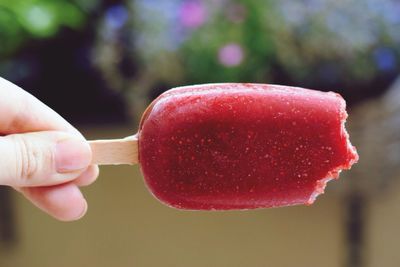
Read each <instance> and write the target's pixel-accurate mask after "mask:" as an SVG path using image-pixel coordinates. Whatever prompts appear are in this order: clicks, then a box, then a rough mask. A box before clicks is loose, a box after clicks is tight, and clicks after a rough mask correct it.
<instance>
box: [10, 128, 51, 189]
mask: <svg viewBox="0 0 400 267" xmlns="http://www.w3.org/2000/svg"><path fill="white" fill-rule="evenodd" d="M13 138H14V143H15V145H16V149H15V151H16V170H15V172H16V176H17V177H19V178H20V179H21V180H22V183H26V184H30V183H31V182H32V180H34V179H37V178H38V177H37V176H38V174H39V172H40V170H41V168H42V165H43V162H44V161H46V157H48V155H46V154H49V153H44V152H43V151H42V149H41V148H40V147H39V146H38V145H37V144H35V142H32V141H31V140H29V139H28V138H26V137H25V136H24V135H15V136H14V137H13Z"/></svg>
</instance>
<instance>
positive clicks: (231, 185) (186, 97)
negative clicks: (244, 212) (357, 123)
mask: <svg viewBox="0 0 400 267" xmlns="http://www.w3.org/2000/svg"><path fill="white" fill-rule="evenodd" d="M346 117H347V113H346V110H345V101H344V100H343V99H342V97H341V96H340V95H338V94H335V93H332V92H329V93H325V92H319V91H313V90H308V89H302V88H295V87H287V86H278V85H265V84H206V85H195V86H187V87H180V88H175V89H172V90H169V91H167V92H165V93H164V94H162V95H161V96H159V97H158V98H157V99H156V100H155V101H153V103H152V104H151V105H150V106H149V107H148V109H147V110H146V112H145V114H144V115H143V117H142V121H141V123H140V127H139V128H140V129H139V133H138V140H139V141H138V142H139V162H140V165H141V170H142V173H143V175H144V178H145V182H146V184H147V186H148V188H149V189H150V190H151V192H152V193H153V194H154V196H155V197H156V198H158V199H159V200H160V201H162V202H163V203H165V204H167V205H168V206H171V207H175V208H179V209H190V210H232V209H254V208H268V207H280V206H289V205H297V204H312V203H313V202H314V200H315V198H316V197H317V196H318V195H319V194H321V193H323V191H324V188H325V185H326V183H327V182H328V181H329V180H331V179H334V178H337V177H338V174H339V172H340V171H341V170H343V169H350V167H351V165H352V164H353V163H355V162H356V161H357V160H358V155H357V152H356V150H355V148H354V147H353V146H352V145H351V144H350V141H349V138H348V134H347V132H346V130H345V128H344V123H345V120H346Z"/></svg>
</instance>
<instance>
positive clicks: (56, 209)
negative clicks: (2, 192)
mask: <svg viewBox="0 0 400 267" xmlns="http://www.w3.org/2000/svg"><path fill="white" fill-rule="evenodd" d="M0 151H1V153H0V185H6V186H10V187H13V188H14V189H16V190H17V191H18V192H20V193H21V194H23V195H24V196H25V197H26V198H27V199H28V200H30V201H31V202H32V203H33V204H34V205H36V206H37V207H38V208H40V209H41V210H43V211H45V212H46V213H48V214H50V215H51V216H53V217H54V218H56V219H58V220H61V221H74V220H77V219H79V218H81V217H82V216H83V215H84V214H85V213H86V211H87V202H86V200H85V198H84V197H83V195H82V193H81V191H80V189H79V187H82V186H87V185H90V184H91V183H93V182H94V181H95V180H96V178H97V176H98V174H99V169H98V166H96V165H91V164H90V162H91V159H92V154H91V150H90V147H89V145H88V143H87V141H86V140H85V138H84V137H83V135H82V134H81V133H79V131H78V130H77V129H75V128H74V127H73V126H72V125H71V124H69V123H68V122H67V121H66V120H64V119H63V118H62V117H61V116H60V115H58V114H57V113H56V112H54V111H53V110H52V109H50V108H49V107H47V106H46V105H45V104H43V103H42V102H40V101H39V100H38V99H36V98H35V97H34V96H32V95H30V94H29V93H27V92H26V91H24V90H22V89H21V88H19V87H17V86H16V85H14V84H12V83H10V82H8V81H6V80H4V79H2V78H0Z"/></svg>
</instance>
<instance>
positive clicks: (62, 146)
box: [0, 132, 92, 187]
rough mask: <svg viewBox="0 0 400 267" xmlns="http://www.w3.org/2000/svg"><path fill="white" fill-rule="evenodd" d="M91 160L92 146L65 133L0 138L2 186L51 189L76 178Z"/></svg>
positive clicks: (37, 133)
mask: <svg viewBox="0 0 400 267" xmlns="http://www.w3.org/2000/svg"><path fill="white" fill-rule="evenodd" d="M91 160H92V152H91V149H90V146H89V144H88V143H87V142H86V141H85V140H83V139H82V137H80V136H77V135H73V134H69V133H65V132H35V133H26V134H13V135H7V136H3V137H0V185H9V186H13V187H30V186H49V185H55V184H61V183H65V182H68V181H71V180H73V179H75V178H77V177H78V176H79V175H80V174H81V173H82V172H83V171H84V170H85V169H87V167H88V166H89V164H90V162H91Z"/></svg>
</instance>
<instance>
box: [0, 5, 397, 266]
mask: <svg viewBox="0 0 400 267" xmlns="http://www.w3.org/2000/svg"><path fill="white" fill-rule="evenodd" d="M399 74H400V1H399V0H385V1H383V0H340V1H338V0H297V1H290V0H280V1H274V0H168V1H163V0H126V1H123V0H115V1H111V0H103V1H101V0H70V1H67V0H57V1H54V0H13V1H9V0H0V76H2V77H4V78H6V79H8V80H10V81H12V82H14V83H16V84H17V85H19V86H21V87H22V88H24V89H25V90H27V91H29V92H31V93H32V94H33V95H35V96H36V97H38V98H39V99H41V100H42V101H43V102H45V103H46V104H47V105H49V106H50V107H52V108H53V109H55V110H56V111H57V112H59V113H60V114H61V115H62V116H64V117H65V118H67V119H68V120H70V121H71V122H72V123H73V124H74V125H76V126H77V127H78V128H79V129H80V130H81V131H82V132H83V133H84V134H85V136H86V137H88V138H90V139H94V138H113V137H124V136H127V135H131V134H133V133H135V132H136V130H137V124H138V120H139V118H140V116H141V113H142V112H143V111H144V109H145V107H146V106H147V105H148V104H149V102H150V101H151V100H152V99H154V98H155V97H156V96H158V95H159V94H160V93H162V92H163V91H165V90H167V89H169V88H172V87H175V86H180V85H188V84H195V83H210V82H259V83H277V84H285V85H294V86H301V87H306V88H312V89H318V90H322V91H335V92H338V93H340V94H342V96H343V97H344V98H345V99H346V100H347V103H348V109H349V113H350V117H349V121H348V123H347V126H348V128H349V130H350V136H351V140H352V143H353V144H354V145H356V146H357V149H358V151H359V154H360V162H359V163H358V164H357V165H355V166H354V167H353V169H352V170H351V171H348V172H346V173H343V174H342V175H341V179H340V180H339V181H334V182H331V184H329V186H328V189H327V193H326V194H325V195H323V196H321V197H320V198H319V199H318V201H317V202H316V203H315V204H314V205H312V206H310V207H302V206H298V207H288V208H282V209H269V210H268V209H267V210H256V211H247V212H182V211H177V210H173V209H170V208H168V207H165V206H163V205H162V204H160V203H159V202H158V201H157V200H155V199H154V198H153V197H152V196H151V195H150V194H149V192H148V191H147V189H146V188H145V186H144V183H143V179H142V176H141V174H140V170H139V168H138V167H137V166H135V167H129V166H128V167H126V166H122V167H104V168H102V173H101V175H100V177H99V180H98V181H97V182H96V183H95V184H94V185H92V186H91V187H89V188H86V189H84V193H85V195H86V197H87V200H88V202H89V212H88V214H87V216H86V217H85V218H83V219H82V220H80V221H78V222H74V223H68V224H66V223H61V222H57V221H55V220H54V219H52V218H49V217H48V216H47V215H45V214H43V213H41V212H40V211H38V210H37V209H36V208H34V207H33V206H32V205H31V204H30V203H28V202H27V201H25V200H24V199H23V198H22V197H21V196H20V195H18V194H17V193H14V192H13V191H11V190H9V189H8V188H1V187H0V266H2V267H3V266H4V267H11V266H12V267H19V266H21V267H22V266H44V267H46V266H61V267H62V266H100V267H101V266H161V265H162V266H174V267H180V266H192V267H195V266H276V267H281V266H297V267H301V266H305V267H306V266H307V267H308V266H332V267H334V266H345V267H350V266H351V267H364V266H365V267H373V266H396V267H397V266H399V265H400V253H399V252H400V249H399V248H398V240H399V238H400V230H399V227H398V226H399V225H400V205H399V203H400V184H399V183H398V182H397V181H398V179H399V178H400V76H399Z"/></svg>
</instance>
